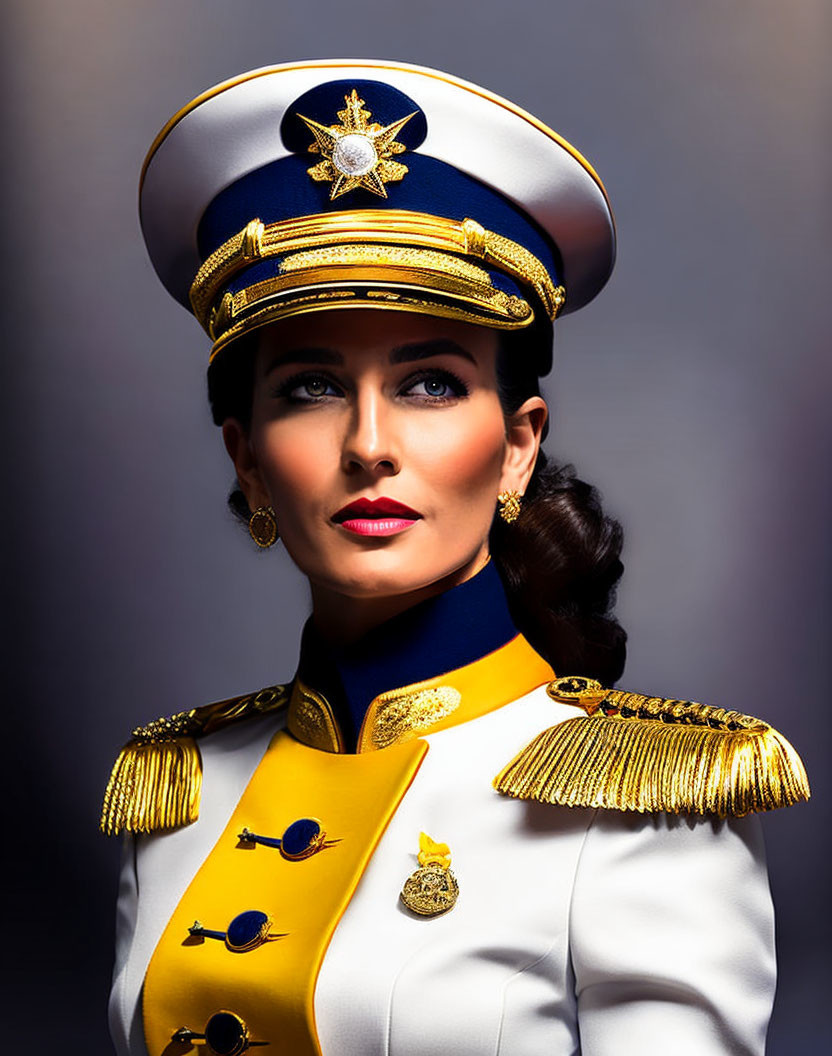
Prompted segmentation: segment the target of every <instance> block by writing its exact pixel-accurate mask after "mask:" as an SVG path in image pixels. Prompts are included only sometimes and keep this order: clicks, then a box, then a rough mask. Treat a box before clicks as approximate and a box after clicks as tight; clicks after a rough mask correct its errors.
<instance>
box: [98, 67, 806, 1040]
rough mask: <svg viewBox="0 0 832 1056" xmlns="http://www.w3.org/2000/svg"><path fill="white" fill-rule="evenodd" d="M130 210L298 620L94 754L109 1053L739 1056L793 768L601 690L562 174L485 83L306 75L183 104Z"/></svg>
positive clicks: (556, 155)
mask: <svg viewBox="0 0 832 1056" xmlns="http://www.w3.org/2000/svg"><path fill="white" fill-rule="evenodd" d="M141 207H142V221H143V227H144V232H145V236H146V239H147V243H148V248H149V251H150V254H151V258H152V259H153V262H154V265H155V267H156V269H157V271H158V272H159V274H160V277H161V278H162V279H163V281H164V282H165V284H166V285H167V287H168V289H169V290H170V291H171V292H172V293H173V294H174V295H175V296H177V297H179V299H180V300H183V301H188V302H189V303H190V306H191V308H192V309H193V311H194V313H195V314H196V315H197V317H198V318H199V319H200V321H201V322H202V323H203V325H204V326H205V328H206V329H207V331H208V332H209V334H210V336H211V338H212V340H213V349H212V356H211V365H210V367H209V390H210V396H211V401H212V407H213V411H214V417H215V420H216V421H217V423H218V424H220V425H221V426H222V431H223V437H224V441H225V445H226V448H227V450H228V453H229V455H230V457H231V460H232V462H233V465H234V468H235V472H236V477H237V482H238V489H236V490H235V492H234V493H233V495H232V499H231V501H232V506H233V508H234V509H235V511H236V512H237V513H238V514H240V515H241V516H242V517H243V518H244V519H245V520H246V521H247V522H248V524H249V530H250V532H251V535H252V538H253V539H254V541H255V542H256V543H257V544H258V545H259V546H261V547H264V548H266V547H269V546H271V545H273V544H274V543H275V542H276V541H277V538H278V535H279V537H280V539H281V540H282V543H283V545H284V546H285V548H286V550H287V551H288V553H289V555H290V557H291V559H292V560H293V561H294V562H295V563H296V564H297V566H298V567H299V568H300V569H301V570H302V571H303V572H304V573H305V574H306V575H307V577H308V579H309V582H310V588H311V594H312V607H313V614H312V617H311V619H310V621H309V623H308V624H307V626H306V629H305V631H304V636H303V642H302V647H301V656H300V660H299V663H298V668H297V673H296V675H295V678H294V679H293V680H292V682H291V684H290V685H286V686H283V685H281V686H273V687H269V688H268V689H265V690H261V691H259V692H256V693H253V694H250V695H247V696H243V697H239V698H234V699H233V700H230V701H223V702H220V703H219V704H215V705H208V706H206V707H203V708H197V709H194V710H192V711H189V712H183V713H182V714H180V715H178V716H174V717H173V718H171V719H167V720H158V721H157V722H155V723H151V724H150V726H148V727H143V728H141V729H140V730H137V731H135V732H134V738H133V741H132V742H131V743H130V744H129V745H128V746H127V748H125V750H124V751H123V752H122V755H121V756H120V757H119V760H118V762H117V764H116V768H115V770H114V773H113V777H112V779H111V783H110V787H109V788H108V792H107V797H106V801H105V808H104V815H103V819H102V824H103V827H104V829H105V831H108V832H116V831H120V830H126V831H128V832H132V833H135V834H137V835H136V836H135V837H134V838H131V839H130V841H129V842H128V844H127V847H126V855H125V866H124V870H123V874H122V888H121V893H120V900H119V935H118V951H117V966H116V974H115V979H114V986H113V993H112V998H111V1025H112V1030H113V1036H114V1039H115V1041H116V1046H117V1048H118V1049H119V1051H120V1052H122V1053H130V1054H131V1056H135V1054H144V1053H149V1054H151V1056H156V1054H158V1053H165V1054H166V1056H172V1054H176V1053H186V1052H189V1051H192V1050H193V1051H199V1050H200V1049H201V1048H202V1047H204V1049H205V1051H208V1052H210V1053H218V1054H221V1056H227V1054H231V1053H240V1052H243V1051H245V1050H246V1049H248V1048H250V1047H254V1046H257V1045H269V1046H272V1047H273V1048H274V1049H275V1051H285V1052H288V1053H293V1054H314V1053H323V1054H328V1053H338V1054H352V1053H355V1054H356V1056H358V1054H362V1056H364V1054H368V1053H391V1054H396V1053H414V1054H415V1053H418V1054H420V1056H425V1054H428V1053H434V1052H436V1053H438V1052H443V1053H444V1052H453V1053H460V1054H468V1053H470V1054H472V1056H473V1054H479V1053H486V1052H487V1053H492V1052H495V1051H497V1052H502V1053H511V1054H512V1056H526V1054H528V1056H533V1054H537V1053H543V1052H546V1053H577V1052H581V1053H584V1054H593V1056H603V1054H606V1053H621V1052H638V1053H640V1054H645V1053H648V1054H649V1053H654V1052H655V1053H659V1052H662V1053H665V1052H667V1051H673V1052H674V1053H691V1054H692V1053H696V1054H702V1053H724V1052H737V1053H740V1052H741V1053H752V1052H762V1050H763V1046H764V1040H765V1026H766V1021H767V1016H768V1013H769V1010H770V1005H771V998H772V993H773V979H774V976H773V935H772V919H771V907H770V900H769V896H768V889H767V883H766V878H765V869H764V865H763V860H762V848H761V842H760V836H759V831H758V828H757V826H756V824H755V823H754V820H753V819H748V818H743V815H746V814H748V813H750V812H752V811H756V810H762V809H769V808H771V807H775V806H779V805H786V804H789V803H792V802H795V801H797V800H798V799H802V798H806V796H807V795H808V787H807V784H806V780H805V774H804V773H803V770H802V766H801V764H800V761H799V759H798V758H797V756H796V755H795V753H794V752H793V750H792V749H791V748H790V746H789V745H788V744H787V743H786V742H785V741H783V739H782V738H781V737H780V736H779V735H778V734H776V732H775V731H773V730H771V729H770V728H768V727H767V726H766V725H765V724H764V723H761V722H759V721H758V720H755V719H752V718H749V717H747V716H742V715H739V714H737V713H735V712H726V711H723V710H721V709H718V708H708V707H703V706H701V705H696V704H689V703H685V702H680V701H665V700H662V699H660V698H649V697H642V696H639V695H637V694H628V693H623V692H620V691H616V690H611V689H609V688H605V687H609V686H610V685H611V684H612V683H613V682H614V681H615V680H616V679H617V678H618V677H619V675H620V673H621V670H622V668H623V662H624V634H623V631H622V630H621V628H620V627H619V626H618V624H617V623H616V621H615V619H614V618H613V616H612V615H611V611H610V610H611V603H612V594H613V590H614V587H615V585H616V582H617V580H618V578H619V575H620V572H621V564H620V561H619V551H620V544H621V539H620V531H619V529H618V526H617V525H615V524H614V523H613V522H611V521H609V520H608V519H607V518H606V517H604V515H603V513H602V512H601V510H600V507H599V505H598V502H597V497H596V496H595V494H594V492H593V491H592V489H590V488H588V487H587V486H586V485H584V484H582V483H581V482H579V481H577V480H575V479H574V477H572V476H571V475H570V473H569V472H568V471H564V470H554V469H551V468H549V467H547V466H546V462H545V459H544V457H543V456H542V455H541V454H540V442H541V439H542V437H543V434H544V431H545V424H546V405H545V403H544V401H543V400H542V399H541V397H540V394H539V389H538V383H537V377H538V375H539V374H540V373H544V372H545V371H546V370H547V369H548V367H549V365H550V359H551V351H550V350H551V324H552V322H553V320H554V318H555V316H556V315H557V314H558V313H559V312H560V311H561V310H564V311H565V310H570V309H574V308H577V307H580V306H581V305H582V304H584V303H586V302H587V301H588V300H590V299H591V298H592V297H593V296H594V295H595V294H596V293H597V292H598V290H600V288H601V287H602V286H603V284H604V282H605V281H606V279H607V277H608V275H609V271H610V268H611V265H612V259H613V250H614V238H613V228H612V219H611V214H610V212H609V207H608V204H607V201H606V196H605V194H604V192H603V189H602V188H601V185H600V182H599V181H598V179H597V176H595V174H594V172H593V171H592V170H591V169H590V167H589V166H588V164H587V163H586V162H585V161H584V159H583V158H581V156H580V155H578V154H577V152H575V151H574V150H573V148H571V147H569V146H568V144H565V143H564V142H563V141H562V140H561V139H559V137H557V136H556V134H554V133H552V132H551V131H550V130H549V129H546V128H545V127H544V126H542V125H541V124H540V123H539V122H537V121H536V120H535V119H534V118H531V117H530V116H529V115H527V114H525V113H523V112H522V111H520V110H518V109H517V108H516V107H514V106H513V105H512V104H510V103H507V102H506V101H505V100H501V99H499V98H497V97H494V96H490V95H489V94H488V93H486V92H484V91H483V90H482V89H479V88H476V87H475V86H472V85H468V84H465V83H464V82H461V81H457V80H455V79H453V78H450V77H448V76H446V75H444V74H439V73H436V72H434V71H428V70H423V69H420V68H417V67H405V66H402V65H397V64H385V63H347V62H344V63H339V62H334V61H331V62H320V63H305V64H295V65H292V66H284V67H275V68H272V69H269V70H261V71H254V73H252V74H249V75H245V76H243V77H241V78H238V79H237V80H235V81H232V82H227V83H226V84H224V85H220V86H218V87H217V88H215V89H212V90H211V91H210V92H208V93H205V95H204V96H201V97H200V98H199V99H197V100H195V101H194V103H192V104H190V106H189V107H188V108H186V110H185V111H183V112H182V113H181V114H179V115H177V117H176V118H174V119H173V120H172V122H170V123H169V124H168V125H167V126H166V127H165V129H163V131H162V133H161V134H160V136H159V137H158V138H157V141H156V143H155V144H154V145H153V147H152V148H151V152H150V155H149V158H148V161H147V162H146V165H145V171H144V174H143V184H142V197H141ZM518 632H520V633H518ZM555 674H557V675H558V676H561V677H558V678H555Z"/></svg>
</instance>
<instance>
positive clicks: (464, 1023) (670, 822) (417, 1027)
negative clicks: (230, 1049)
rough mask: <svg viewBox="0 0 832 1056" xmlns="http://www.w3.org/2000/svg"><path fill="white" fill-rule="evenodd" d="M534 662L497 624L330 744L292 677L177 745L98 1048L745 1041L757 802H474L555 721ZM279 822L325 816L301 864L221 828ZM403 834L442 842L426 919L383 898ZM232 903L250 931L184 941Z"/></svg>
mask: <svg viewBox="0 0 832 1056" xmlns="http://www.w3.org/2000/svg"><path fill="white" fill-rule="evenodd" d="M551 677H552V672H551V669H550V668H549V667H548V665H547V664H546V663H545V662H544V661H543V660H542V659H541V658H540V657H539V656H538V655H537V654H536V653H535V652H534V651H533V650H532V649H531V647H530V646H529V645H528V644H527V643H526V641H525V640H524V639H523V638H522V637H517V638H515V639H514V640H512V641H510V642H509V643H508V644H507V645H505V646H503V647H502V648H500V649H498V650H496V651H495V652H493V653H491V654H489V655H488V656H485V657H483V658H482V659H480V660H477V661H475V662H474V663H472V664H469V665H465V666H463V667H462V668H460V669H458V670H456V671H452V672H446V673H444V674H443V675H441V676H437V678H436V679H434V680H432V681H430V682H424V683H422V684H420V685H419V686H415V687H414V686H410V687H406V690H401V691H397V692H395V693H391V694H385V695H382V696H381V697H379V698H377V699H376V700H374V702H373V705H371V707H370V709H369V711H368V714H367V719H366V720H365V723H364V727H363V729H362V736H361V738H360V739H359V745H358V747H359V751H357V752H355V753H348V752H343V751H339V745H338V743H337V742H338V737H339V733H338V731H337V729H336V728H335V726H334V724H333V720H332V715H331V712H330V710H329V709H328V708H327V706H326V703H327V702H326V701H325V700H324V699H323V698H322V697H321V696H320V695H319V694H316V693H315V692H314V691H312V690H310V689H309V688H308V687H303V686H302V685H301V684H300V683H299V682H298V683H296V684H295V689H294V693H293V696H292V702H291V704H290V705H289V706H288V707H282V708H280V709H278V710H276V711H267V712H266V713H265V714H263V715H260V716H257V717H254V718H250V719H248V720H247V721H243V722H238V723H233V724H230V725H227V726H225V728H223V729H220V730H218V731H217V732H214V733H212V734H211V735H210V736H206V737H204V738H202V739H201V741H200V748H201V755H202V771H203V778H202V792H201V803H200V806H199V817H198V820H196V821H194V822H193V823H192V824H190V825H187V826H184V827H181V828H178V829H176V830H174V831H169V832H164V833H155V834H152V835H138V836H135V837H130V838H128V840H127V842H126V845H125V854H124V866H123V870H122V875H121V885H120V894H119V906H118V928H117V933H118V935H117V956H116V969H115V976H114V982H113V989H112V995H111V1000H110V1022H111V1030H112V1035H113V1039H114V1041H115V1045H116V1049H117V1051H118V1052H119V1054H121V1056H128V1054H129V1056H161V1054H162V1053H164V1054H165V1056H178V1054H180V1053H188V1052H193V1053H195V1054H197V1053H199V1052H205V1051H209V1052H210V1051H211V1050H210V1049H207V1047H204V1046H203V1043H202V1041H200V1040H199V1038H198V1037H197V1038H193V1037H192V1036H191V1040H188V1035H187V1033H186V1035H184V1039H185V1040H181V1041H171V1038H172V1037H173V1036H174V1035H175V1034H176V1033H177V1031H181V1030H182V1028H186V1031H191V1032H193V1034H196V1035H199V1034H200V1033H201V1032H203V1031H204V1027H205V1024H206V1023H207V1022H208V1021H209V1020H210V1017H211V1016H213V1015H214V1014H215V1013H217V1012H219V1011H225V1010H227V1011H231V1012H233V1013H234V1014H235V1016H238V1017H239V1018H240V1020H241V1021H242V1022H243V1023H244V1024H245V1030H246V1031H247V1037H248V1042H249V1043H252V1042H256V1041H260V1042H266V1043H268V1045H269V1050H268V1051H272V1052H274V1053H291V1054H293V1056H312V1054H316V1053H322V1054H323V1056H434V1054H436V1056H439V1054H447V1053H454V1054H455V1056H494V1054H503V1056H543V1054H546V1056H567V1054H576V1053H581V1054H583V1056H613V1054H614V1056H621V1054H627V1053H633V1054H638V1056H654V1054H655V1056H659V1054H661V1056H667V1054H668V1053H672V1054H676V1056H685V1054H690V1056H708V1054H714V1056H715V1054H725V1053H735V1054H741V1053H742V1054H746V1053H747V1054H751V1053H762V1052H763V1051H764V1045H765V1032H766V1024H767V1020H768V1016H769V1013H770V1009H771V1004H772V998H773V993H774V981H775V968H774V934H773V920H772V907H771V900H770V896H769V890H768V883H767V878H766V872H765V866H764V860H763V846H762V840H761V833H760V829H759V825H758V823H757V820H756V818H753V817H751V818H741V819H728V820H711V819H708V818H692V817H686V816H673V815H669V814H665V813H652V814H640V813H627V812H623V811H612V810H599V809H592V808H588V807H572V808H569V807H564V806H557V805H551V804H549V803H543V802H534V801H528V800H524V799H520V798H512V797H511V796H505V795H501V794H499V793H498V792H497V791H495V788H494V786H493V784H492V782H493V779H494V776H495V774H497V773H498V771H500V770H501V769H502V768H503V767H504V766H505V764H506V763H507V762H508V761H509V760H510V759H511V758H512V756H514V755H515V754H516V753H518V752H520V751H521V750H522V749H523V748H524V746H525V745H527V744H528V742H529V741H531V740H532V739H533V738H535V737H536V735H538V734H539V733H540V732H541V731H542V730H545V729H547V728H552V727H557V726H558V724H560V723H563V722H565V721H567V720H569V719H574V718H575V715H576V708H575V707H574V706H572V705H570V704H567V703H559V702H558V701H555V700H553V699H551V697H550V696H549V695H548V694H547V692H546V684H547V683H548V681H549V679H550V678H551ZM437 688H439V689H442V690H443V691H444V690H455V691H456V692H457V693H458V694H459V697H460V702H459V703H458V704H457V705H456V707H454V708H450V709H449V705H448V701H447V699H444V698H443V697H442V693H440V694H439V702H438V703H437V698H436V693H435V691H436V690H437ZM431 694H433V696H431ZM420 695H421V696H420ZM451 696H452V694H451ZM403 701H404V703H403ZM451 703H453V701H451ZM302 817H314V818H317V819H319V821H320V822H321V825H322V828H323V830H324V831H325V834H326V841H325V842H324V844H323V845H322V846H321V847H320V848H319V850H318V851H317V853H315V854H313V855H311V856H309V857H307V858H304V859H302V860H288V859H287V858H285V857H284V856H283V855H282V853H281V850H280V849H279V848H276V847H274V846H266V845H263V844H262V843H251V842H245V841H242V840H240V839H239V838H238V837H239V834H240V833H241V832H242V830H243V829H247V830H248V831H249V832H251V833H255V834H261V835H262V834H266V835H269V836H272V837H279V836H280V834H281V833H282V832H283V831H284V830H285V829H286V827H287V826H288V825H289V824H290V823H292V822H293V821H295V820H297V819H299V818H302ZM422 832H424V833H427V834H428V835H429V836H431V837H432V838H433V839H435V840H437V841H441V842H444V843H445V844H447V847H448V849H449V852H450V858H451V871H452V872H453V874H454V875H455V877H456V880H457V883H458V888H459V896H458V900H457V902H456V904H455V905H454V906H453V908H451V909H449V910H448V911H447V912H445V913H443V914H441V915H438V916H435V917H425V916H419V915H417V914H415V913H412V912H410V911H409V910H408V909H406V908H405V906H404V905H403V904H402V902H401V900H400V891H401V890H402V887H403V884H404V882H405V881H406V880H407V878H408V876H409V875H410V874H412V873H413V872H414V870H415V869H417V868H418V865H417V859H416V856H417V852H418V851H419V839H420V833H422ZM248 910H260V911H262V912H263V913H264V914H267V915H268V917H269V918H270V921H271V932H270V935H271V941H268V942H265V943H263V944H262V945H259V946H258V947H257V948H254V949H250V950H248V951H247V952H234V951H232V950H230V949H228V948H227V946H226V944H225V943H224V942H222V941H218V940H217V939H215V938H210V937H207V938H206V937H202V936H200V935H195V936H191V935H190V934H189V928H190V927H191V926H192V925H193V924H194V922H195V921H198V922H199V923H200V924H201V925H202V926H203V927H204V928H207V929H213V930H215V931H217V932H218V933H219V934H220V935H221V934H222V933H223V932H224V931H225V929H227V928H228V925H229V923H230V921H231V920H232V919H233V918H235V917H236V915H237V914H239V913H242V912H244V911H248ZM179 1036H180V1037H183V1035H182V1034H181V1033H180V1035H179ZM236 1051H241V1050H239V1049H237V1050H236Z"/></svg>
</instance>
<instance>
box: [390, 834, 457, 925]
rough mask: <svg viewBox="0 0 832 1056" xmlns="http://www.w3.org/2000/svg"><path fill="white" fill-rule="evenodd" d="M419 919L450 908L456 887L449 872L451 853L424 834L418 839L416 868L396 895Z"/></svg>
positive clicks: (446, 846)
mask: <svg viewBox="0 0 832 1056" xmlns="http://www.w3.org/2000/svg"><path fill="white" fill-rule="evenodd" d="M399 897H400V898H401V900H402V902H403V903H404V905H405V906H407V908H408V909H409V910H410V911H411V912H412V913H418V914H419V916H420V917H436V916H438V915H439V914H440V913H446V912H447V911H448V910H449V909H453V907H454V906H455V905H456V900H457V899H458V898H459V884H458V883H457V882H456V877H455V876H454V874H453V873H452V872H451V854H450V851H449V850H448V845H447V844H446V843H436V842H435V841H434V840H432V839H431V838H430V836H428V835H427V834H426V833H424V832H423V833H421V834H420V836H419V868H418V869H417V870H416V871H415V872H414V873H411V874H410V876H409V877H408V878H407V880H405V882H404V887H403V888H402V890H401V894H400V896H399Z"/></svg>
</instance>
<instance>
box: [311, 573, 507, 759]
mask: <svg viewBox="0 0 832 1056" xmlns="http://www.w3.org/2000/svg"><path fill="white" fill-rule="evenodd" d="M516 635H517V629H516V627H515V626H514V623H513V622H512V619H511V616H510V615H509V611H508V603H507V601H506V596H505V592H504V590H503V584H502V582H501V580H500V576H499V573H498V572H497V569H496V567H495V565H494V562H493V561H489V563H488V564H487V565H486V566H485V568H483V569H482V571H480V572H478V573H477V575H476V576H474V577H473V578H471V579H469V580H466V582H465V583H461V584H460V585H459V586H457V587H453V588H451V590H448V591H445V593H444V594H438V595H437V596H436V597H433V598H429V599H428V600H427V601H423V602H421V603H420V604H419V605H415V606H414V607H413V608H412V609H408V610H407V611H406V612H403V613H401V614H400V615H399V616H396V617H394V618H393V619H392V620H388V621H387V623H384V624H382V625H381V626H380V627H376V628H374V629H373V630H372V631H370V632H369V633H368V634H367V635H365V636H364V637H363V638H362V639H361V640H360V641H358V642H356V643H353V644H352V645H350V646H348V647H343V648H342V647H334V646H331V645H328V644H327V643H326V642H324V641H323V639H322V638H321V636H320V634H319V633H318V632H317V630H316V629H315V626H314V624H313V623H312V620H309V621H308V622H307V624H306V626H305V628H304V631H303V637H302V640H301V654H300V664H299V667H298V676H299V677H300V678H301V680H302V681H303V682H304V683H306V685H308V686H310V687H311V688H313V689H315V690H316V691H317V692H318V693H320V694H321V695H322V696H324V697H325V698H326V699H327V701H328V702H329V704H330V705H331V707H332V709H333V711H334V713H335V716H336V719H337V721H338V725H339V726H340V727H341V733H342V735H343V737H344V742H345V745H347V746H348V747H349V750H351V751H354V750H355V743H356V740H357V737H358V731H359V730H360V728H361V722H362V720H363V718H364V714H365V712H366V711H367V708H368V706H369V704H370V701H372V700H373V699H374V698H375V697H377V696H378V695H379V694H380V693H384V692H386V691H388V690H390V689H397V688H398V687H400V686H409V685H412V684H413V683H414V682H423V681H425V680H426V679H429V678H434V677H435V676H436V675H441V674H444V673H445V672H447V671H454V670H455V669H456V668H458V667H464V666H465V665H466V664H471V663H473V662H474V661H475V660H479V659H480V657H482V656H486V655H487V654H488V653H492V652H494V650H495V649H499V648H500V647H501V646H503V645H505V644H506V643H507V642H509V641H511V639H512V638H514V637H515V636H516Z"/></svg>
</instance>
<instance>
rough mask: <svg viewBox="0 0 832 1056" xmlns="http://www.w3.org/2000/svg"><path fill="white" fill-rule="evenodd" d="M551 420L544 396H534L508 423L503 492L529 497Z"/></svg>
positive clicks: (502, 482) (502, 481) (501, 483)
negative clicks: (531, 481)
mask: <svg viewBox="0 0 832 1056" xmlns="http://www.w3.org/2000/svg"><path fill="white" fill-rule="evenodd" d="M548 417H549V409H548V408H547V406H546V401H545V400H544V399H543V398H542V397H541V396H530V397H529V398H528V399H527V400H526V401H525V403H523V404H521V406H520V407H518V408H517V410H516V411H515V412H514V414H512V415H511V417H510V418H509V419H508V420H507V421H506V452H505V457H504V458H503V475H502V478H501V481H500V490H501V491H519V492H520V494H521V495H523V494H525V491H526V488H527V487H528V486H529V481H530V480H531V476H532V472H533V471H534V467H535V463H536V462H537V455H538V452H539V451H540V441H541V439H542V437H543V427H544V426H545V424H546V419H547V418H548Z"/></svg>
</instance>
